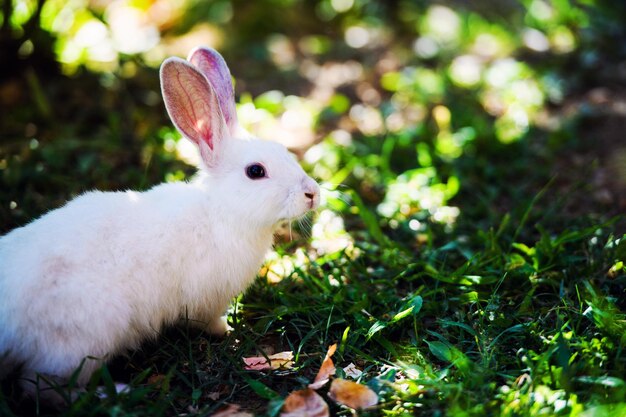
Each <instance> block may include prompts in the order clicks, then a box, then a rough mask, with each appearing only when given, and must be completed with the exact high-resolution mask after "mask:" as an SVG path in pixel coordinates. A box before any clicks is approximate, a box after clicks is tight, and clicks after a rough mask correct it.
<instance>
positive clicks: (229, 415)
mask: <svg viewBox="0 0 626 417" xmlns="http://www.w3.org/2000/svg"><path fill="white" fill-rule="evenodd" d="M211 417H254V414H250V413H248V412H247V411H241V407H240V406H238V405H236V404H228V405H226V407H222V408H220V409H219V410H217V412H215V413H213V414H211Z"/></svg>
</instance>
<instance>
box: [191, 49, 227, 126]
mask: <svg viewBox="0 0 626 417" xmlns="http://www.w3.org/2000/svg"><path fill="white" fill-rule="evenodd" d="M187 61H189V62H191V64H192V65H193V66H194V67H196V68H197V69H198V71H200V72H201V73H202V74H203V75H204V76H205V77H206V78H207V80H209V83H210V84H211V86H212V87H213V88H214V89H215V92H216V93H217V100H218V102H219V104H220V109H222V114H223V115H224V120H225V121H226V125H227V126H228V129H229V130H230V133H231V135H233V136H234V135H235V132H236V130H237V109H236V108H235V90H234V89H233V81H232V79H231V76H230V71H229V69H228V65H226V61H224V58H222V56H221V55H220V54H219V52H217V51H216V50H215V49H211V48H205V47H198V48H195V49H194V50H193V51H191V53H190V54H189V57H188V58H187Z"/></svg>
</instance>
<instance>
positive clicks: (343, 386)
mask: <svg viewBox="0 0 626 417" xmlns="http://www.w3.org/2000/svg"><path fill="white" fill-rule="evenodd" d="M328 396H329V397H330V398H331V399H333V401H335V402H337V403H339V404H343V405H347V406H348V407H350V408H354V409H361V408H367V407H371V406H373V405H376V404H378V395H376V393H375V392H374V391H372V390H371V389H369V388H368V387H366V386H365V385H361V384H357V383H356V382H353V381H348V380H345V379H335V380H334V381H333V383H332V384H331V385H330V391H329V392H328Z"/></svg>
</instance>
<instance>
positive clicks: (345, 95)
mask: <svg viewBox="0 0 626 417" xmlns="http://www.w3.org/2000/svg"><path fill="white" fill-rule="evenodd" d="M0 19H1V32H0V45H1V49H0V51H1V54H2V56H0V62H2V64H1V65H0V77H1V78H0V105H1V106H2V111H1V112H0V135H1V136H0V138H1V141H0V181H1V186H0V205H1V207H0V227H1V231H3V232H5V231H7V230H10V229H11V228H14V227H16V226H19V225H23V224H24V223H25V222H27V221H28V220H29V219H31V218H33V217H34V216H37V215H38V214H40V213H42V212H44V211H45V210H47V209H49V208H51V207H56V206H58V205H60V204H62V202H63V201H65V200H66V199H68V198H69V197H71V196H74V195H76V194H78V193H80V192H83V191H86V190H90V189H93V188H100V189H111V190H112V189H124V188H146V187H149V186H151V185H153V184H155V183H158V182H161V181H164V180H165V181H170V180H177V179H182V178H186V177H187V176H188V175H190V174H191V173H192V172H193V168H191V167H190V166H189V163H188V162H189V161H190V158H191V157H190V156H189V149H188V145H187V143H186V141H179V135H178V134H177V132H175V130H174V129H173V128H172V127H171V125H170V123H169V121H168V120H167V118H166V114H165V111H164V108H163V105H162V101H161V97H160V92H159V86H158V77H157V70H158V66H159V64H160V63H161V61H162V60H163V59H164V58H165V57H167V56H170V55H178V56H183V57H184V56H186V55H187V53H188V52H189V50H190V49H192V48H193V47H194V46H197V45H207V46H211V47H214V48H216V49H218V50H219V51H220V52H221V53H222V54H223V55H224V57H225V58H226V60H227V62H228V63H229V65H230V67H231V71H232V73H233V76H234V78H235V82H236V94H237V98H238V102H239V107H238V111H239V114H240V119H241V120H242V122H243V124H244V125H245V126H246V127H247V128H249V129H250V130H251V131H253V132H254V133H255V134H257V135H258V136H260V137H262V138H268V139H273V140H278V141H281V142H283V143H285V144H286V145H287V146H289V147H290V148H292V149H293V150H295V151H296V152H297V153H298V154H299V155H300V156H301V157H303V158H304V163H305V164H307V165H308V166H309V168H310V170H311V172H312V173H313V175H314V176H315V177H316V178H317V179H319V180H320V181H321V182H323V183H325V187H326V188H328V189H330V190H333V189H335V188H336V186H337V185H338V184H339V183H344V184H348V185H350V186H351V187H353V188H354V189H355V190H356V191H357V194H358V195H360V197H361V199H363V200H364V204H366V205H368V206H370V207H373V208H374V210H375V211H376V213H377V214H378V215H379V216H380V221H381V222H382V226H383V227H384V228H386V229H387V230H388V231H389V232H390V233H392V231H397V233H400V234H408V235H411V236H413V235H416V232H417V234H418V235H419V233H420V232H424V231H425V230H426V229H425V227H426V226H425V225H426V224H427V223H435V224H440V225H444V226H447V227H448V228H449V227H452V225H453V224H454V223H455V220H456V219H457V217H458V216H459V214H460V213H461V212H463V210H464V209H466V210H468V213H469V212H471V211H472V210H475V209H476V208H477V206H481V207H482V206H488V205H491V208H495V209H496V212H501V213H506V212H507V211H508V210H511V209H512V207H511V206H510V204H507V202H508V201H509V200H511V198H513V197H514V196H512V195H514V194H515V193H516V192H518V191H519V189H520V187H521V188H522V189H524V188H527V187H535V188H536V189H537V190H538V189H540V188H541V186H543V185H544V184H539V183H534V178H535V177H536V176H537V175H536V174H537V173H540V174H541V176H540V178H539V179H538V181H539V182H541V181H544V179H545V177H546V175H550V172H552V171H553V170H554V168H553V167H554V166H557V168H558V170H559V171H561V172H562V173H563V172H565V175H561V176H560V179H561V180H563V181H565V182H566V184H565V185H571V184H574V183H576V181H577V180H580V179H584V180H588V179H591V178H590V177H589V176H588V175H590V174H589V172H590V169H591V168H592V165H593V164H594V163H595V164H598V160H597V159H594V158H595V157H594V158H589V157H586V156H587V155H588V152H587V151H586V150H585V149H586V148H585V147H591V148H593V149H600V151H598V152H599V154H601V156H602V155H609V156H611V157H612V158H613V159H611V160H610V161H609V162H608V165H610V166H612V167H613V168H615V169H613V170H609V171H608V172H603V173H602V175H604V177H607V178H600V179H599V180H598V181H599V183H598V184H596V185H595V189H594V190H593V192H591V195H590V194H589V193H587V191H584V192H583V194H584V196H585V198H584V199H583V200H585V203H584V204H586V205H591V206H592V207H593V208H595V209H598V210H599V211H601V212H603V211H604V212H611V211H615V210H616V208H619V205H620V201H618V200H619V190H620V189H619V187H620V186H621V185H623V183H624V182H625V181H626V180H625V176H624V175H622V174H623V171H624V168H623V165H622V166H620V162H621V161H622V160H624V159H626V158H621V156H623V154H624V153H623V151H622V147H623V146H624V140H623V135H622V132H623V130H622V129H621V127H623V125H624V122H623V117H624V113H625V110H624V106H625V104H624V100H625V97H626V96H625V95H624V79H625V74H624V73H625V71H626V70H625V69H624V66H625V65H626V63H625V61H624V59H625V55H626V36H625V29H624V27H625V24H624V23H625V22H626V5H625V4H624V3H623V2H609V1H607V2H604V1H596V0H583V1H569V0H555V1H545V0H520V1H514V0H509V1H498V2H488V1H476V2H464V1H441V2H432V1H402V0H395V1H374V0H319V1H303V0H264V1H254V2H251V1H237V0H232V1H231V0H215V1H194V0H177V1H174V0H157V1H150V0H137V1H122V0H118V1H102V0H100V1H98V0H94V1H87V0H75V1H62V0H48V1H35V0H31V1H27V0H20V1H7V0H5V1H3V3H2V14H1V15H0ZM607 120H608V121H607ZM606 124H609V125H610V126H609V127H607V128H606V129H604V130H602V129H599V128H601V127H602V126H603V125H606ZM584 129H587V130H584ZM581 132H587V133H589V134H586V135H582V134H580V133H581ZM571 146H578V148H581V146H582V149H583V151H582V152H579V154H580V155H579V157H578V159H576V157H574V158H573V160H570V159H572V158H569V154H567V153H566V154H565V155H564V156H563V157H560V158H559V157H558V155H556V158H554V156H555V153H561V152H563V150H564V149H566V148H567V147H571ZM555 150H558V152H555ZM528 152H532V153H533V157H532V162H531V163H530V165H529V162H528V158H523V157H521V155H524V154H528ZM598 152H596V153H594V155H596V154H598ZM620 152H621V153H620ZM575 156H576V155H575ZM185 161H187V162H185ZM498 164H500V167H498ZM515 164H523V165H524V166H525V168H526V175H524V177H526V178H519V174H518V173H516V174H515V175H513V176H514V177H515V178H510V182H509V185H510V189H508V190H501V189H498V190H492V189H490V188H489V186H486V187H484V186H483V185H488V184H489V182H490V181H491V180H492V178H491V176H496V177H501V176H506V175H507V172H512V170H510V169H508V168H509V167H511V166H513V165H515ZM559 164H561V165H563V166H561V165H559ZM576 164H578V165H576ZM611 164H612V165H611ZM501 168H502V169H501ZM594 172H595V171H594ZM581 173H582V177H581V176H580V174H581ZM571 176H574V177H576V178H575V179H574V180H571V179H570V177H571ZM476 183H478V184H479V185H480V187H475V185H476ZM615 186H617V187H618V189H616V188H615ZM330 196H331V197H330V203H331V205H332V204H333V203H334V204H335V206H337V205H341V198H338V199H333V198H332V196H333V194H330ZM463 196H465V198H463ZM455 197H457V200H458V202H456V204H452V203H450V201H451V199H453V198H455ZM587 197H589V198H587ZM596 203H597V204H596ZM459 206H461V207H459ZM464 206H465V207H464ZM574 206H576V207H578V208H580V206H579V205H578V204H574ZM576 207H574V211H575V210H576ZM585 208H587V207H585ZM335 209H340V211H341V209H342V207H335ZM344 209H345V207H344ZM591 211H593V210H591ZM490 212H491V211H490ZM481 213H483V212H481ZM483 214H484V213H483ZM483 214H481V216H482V217H483V220H485V221H487V222H490V221H492V219H484V215H483ZM326 216H331V214H330V213H328V214H326ZM468 216H469V215H468ZM481 216H477V217H476V219H475V220H476V221H478V220H479V217H481ZM470 218H471V217H470ZM424 239H426V237H424ZM418 240H420V238H418Z"/></svg>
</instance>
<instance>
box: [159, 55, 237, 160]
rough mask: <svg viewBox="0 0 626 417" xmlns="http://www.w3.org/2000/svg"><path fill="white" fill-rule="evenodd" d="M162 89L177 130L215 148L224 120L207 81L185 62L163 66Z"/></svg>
mask: <svg viewBox="0 0 626 417" xmlns="http://www.w3.org/2000/svg"><path fill="white" fill-rule="evenodd" d="M161 90H162V93H163V100H164V102H165V108H166V109H167V112H168V114H169V116H170V119H171V120H172V122H173V123H174V125H175V126H176V128H177V129H178V130H179V131H180V132H181V133H182V134H183V135H184V136H185V137H187V138H188V139H190V140H192V141H193V142H195V143H196V145H198V146H199V147H200V150H201V151H202V150H203V149H202V148H203V146H202V144H203V143H204V144H206V145H208V147H209V149H210V150H214V148H215V145H216V143H217V142H218V141H220V140H221V139H222V138H223V137H224V133H225V132H224V127H225V126H224V119H223V117H222V113H221V111H220V108H219V105H218V103H217V97H216V93H215V91H213V88H211V85H210V84H209V83H208V82H207V80H206V78H205V77H204V76H203V75H202V74H201V73H199V72H198V71H197V70H196V69H195V68H194V67H192V66H191V65H189V64H188V63H187V62H185V61H184V60H182V59H179V58H169V59H167V60H165V61H164V62H163V64H162V65H161Z"/></svg>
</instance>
